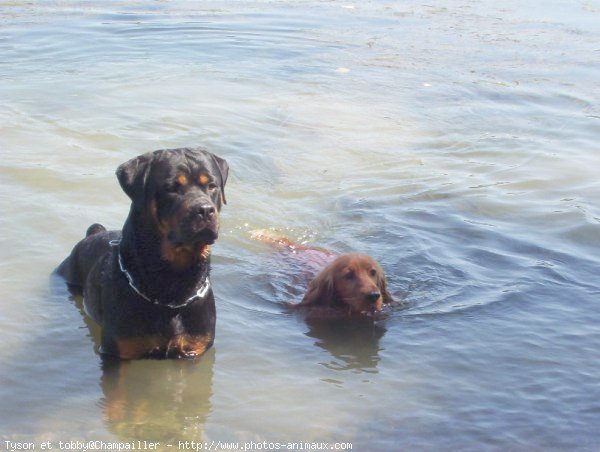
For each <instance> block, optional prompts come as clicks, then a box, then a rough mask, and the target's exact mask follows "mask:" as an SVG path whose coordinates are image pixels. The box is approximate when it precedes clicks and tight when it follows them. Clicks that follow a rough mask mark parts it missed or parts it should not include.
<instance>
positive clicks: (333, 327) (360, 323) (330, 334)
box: [305, 319, 386, 373]
mask: <svg viewBox="0 0 600 452" xmlns="http://www.w3.org/2000/svg"><path fill="white" fill-rule="evenodd" d="M306 323H307V325H308V327H309V330H308V331H307V332H306V333H305V334H306V335H307V336H308V337H312V338H315V339H316V341H315V345H316V346H317V347H320V348H322V349H323V350H326V351H327V352H329V353H330V354H331V356H332V357H333V358H334V359H333V360H332V361H330V362H328V363H322V365H323V366H325V367H327V368H328V369H332V370H358V371H361V372H372V373H376V372H377V364H378V363H379V360H380V358H379V351H380V350H381V348H380V345H379V340H380V339H381V338H382V337H383V335H384V334H385V332H386V328H385V327H384V326H383V325H381V324H380V323H377V322H373V321H372V320H370V319H352V320H344V321H339V320H337V321H333V320H332V321H307V322H306Z"/></svg>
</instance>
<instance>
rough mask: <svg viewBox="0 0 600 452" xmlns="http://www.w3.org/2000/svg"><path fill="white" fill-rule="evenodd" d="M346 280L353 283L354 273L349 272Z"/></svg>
mask: <svg viewBox="0 0 600 452" xmlns="http://www.w3.org/2000/svg"><path fill="white" fill-rule="evenodd" d="M344 279H347V280H348V281H352V280H353V279H354V272H348V273H346V274H345V275H344Z"/></svg>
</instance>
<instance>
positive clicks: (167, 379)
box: [100, 349, 215, 442]
mask: <svg viewBox="0 0 600 452" xmlns="http://www.w3.org/2000/svg"><path fill="white" fill-rule="evenodd" d="M214 362H215V352H214V349H211V350H209V351H208V352H207V353H205V354H204V356H203V357H202V358H201V359H199V360H198V361H192V360H162V361H156V360H139V361H123V360H117V359H113V358H105V359H103V361H102V378H101V380H100V385H101V387H102V393H103V394H104V396H103V398H102V399H101V400H100V405H101V407H102V411H103V413H104V420H105V423H106V426H107V429H108V430H110V431H111V432H112V433H114V434H115V435H117V436H118V437H119V439H121V440H123V441H126V440H132V439H133V440H151V441H161V442H169V441H171V442H175V441H179V440H184V441H185V440H190V441H191V440H194V441H199V440H202V439H203V437H204V424H205V422H206V419H207V416H208V414H209V413H210V411H211V407H212V406H211V402H210V399H211V396H212V393H213V391H212V380H213V366H214Z"/></svg>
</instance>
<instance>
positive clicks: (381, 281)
mask: <svg viewBox="0 0 600 452" xmlns="http://www.w3.org/2000/svg"><path fill="white" fill-rule="evenodd" d="M377 275H378V276H377V287H378V288H379V291H380V292H381V297H382V298H383V304H390V303H393V302H394V299H393V298H392V295H391V294H390V292H389V291H388V288H387V280H386V279H385V274H384V273H383V270H382V269H381V267H380V268H379V271H378V272H377Z"/></svg>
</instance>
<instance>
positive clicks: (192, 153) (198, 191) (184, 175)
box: [117, 148, 229, 268]
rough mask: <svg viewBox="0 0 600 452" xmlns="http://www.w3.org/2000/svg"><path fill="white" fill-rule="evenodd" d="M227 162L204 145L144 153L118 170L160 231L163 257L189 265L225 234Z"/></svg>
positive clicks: (133, 198) (142, 212) (123, 183)
mask: <svg viewBox="0 0 600 452" xmlns="http://www.w3.org/2000/svg"><path fill="white" fill-rule="evenodd" d="M228 173H229V166H228V165H227V162H226V161H225V160H223V159H222V158H220V157H217V156H216V155H214V154H211V153H210V152H208V151H206V150H204V149H201V148H195V149H191V148H182V149H164V150H159V151H155V152H150V153H147V154H144V155H140V156H139V157H136V158H134V159H131V160H129V161H128V162H125V163H123V164H122V165H121V166H119V168H118V169H117V178H118V179H119V183H120V184H121V187H122V188H123V191H125V193H126V194H127V195H128V196H129V197H130V198H131V201H132V209H133V210H134V211H135V212H136V213H139V214H140V215H141V216H142V218H143V219H144V221H147V222H149V223H150V224H151V225H153V227H155V228H156V230H157V231H158V233H159V235H160V241H161V243H160V247H161V254H162V256H163V259H165V260H166V261H169V262H170V263H172V264H173V265H174V266H175V267H180V268H185V267H187V266H189V265H190V264H191V263H192V262H193V261H195V260H196V258H198V257H200V256H204V257H206V255H207V254H208V246H209V245H211V244H212V243H214V241H215V240H216V239H217V237H218V235H219V212H220V211H221V207H222V205H223V204H225V203H226V201H225V183H226V181H227V176H228Z"/></svg>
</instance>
